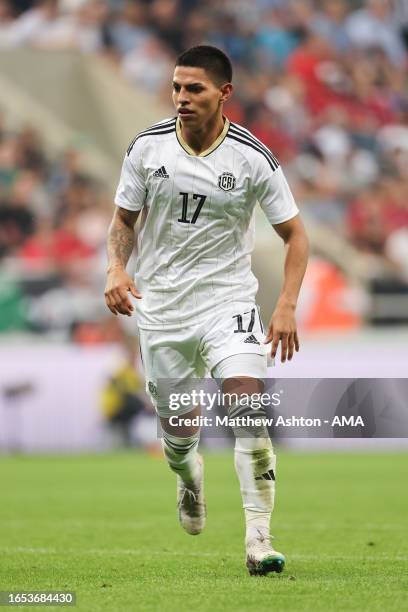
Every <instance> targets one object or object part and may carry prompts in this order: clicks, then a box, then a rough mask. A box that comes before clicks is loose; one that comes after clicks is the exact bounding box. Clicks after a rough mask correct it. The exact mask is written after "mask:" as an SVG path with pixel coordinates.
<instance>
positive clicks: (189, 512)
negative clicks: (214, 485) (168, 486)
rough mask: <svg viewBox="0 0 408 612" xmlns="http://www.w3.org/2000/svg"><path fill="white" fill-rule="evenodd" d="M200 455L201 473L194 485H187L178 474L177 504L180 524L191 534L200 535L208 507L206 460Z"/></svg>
mask: <svg viewBox="0 0 408 612" xmlns="http://www.w3.org/2000/svg"><path fill="white" fill-rule="evenodd" d="M198 457H199V463H200V474H199V477H198V479H197V482H196V483H194V485H192V486H190V487H187V486H186V485H185V484H184V482H183V481H182V480H181V478H180V476H177V505H178V510H179V520H180V524H181V526H182V527H183V529H185V530H186V531H187V533H189V534H190V535H198V534H199V533H201V532H202V530H203V529H204V527H205V519H206V516H207V509H206V506H205V498H204V462H203V458H202V457H201V455H199V456H198Z"/></svg>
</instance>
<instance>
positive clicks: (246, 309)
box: [201, 304, 268, 379]
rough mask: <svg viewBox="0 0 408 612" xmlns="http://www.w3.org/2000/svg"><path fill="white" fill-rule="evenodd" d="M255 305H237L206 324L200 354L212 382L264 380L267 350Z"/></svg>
mask: <svg viewBox="0 0 408 612" xmlns="http://www.w3.org/2000/svg"><path fill="white" fill-rule="evenodd" d="M264 339H265V333H264V328H263V325H262V321H261V319H260V315H259V310H258V308H257V306H256V304H236V305H235V308H233V309H231V308H228V309H227V310H226V311H225V313H223V314H222V315H221V316H218V317H217V318H216V320H214V321H211V320H209V321H208V324H207V329H206V330H205V333H204V335H203V338H202V344H201V354H202V356H203V359H204V360H205V362H206V364H207V367H208V369H209V371H210V372H211V374H212V376H213V377H215V378H222V379H226V378H229V377H231V376H247V377H253V378H262V379H263V378H266V372H267V352H268V349H267V346H266V345H264V344H263V341H264Z"/></svg>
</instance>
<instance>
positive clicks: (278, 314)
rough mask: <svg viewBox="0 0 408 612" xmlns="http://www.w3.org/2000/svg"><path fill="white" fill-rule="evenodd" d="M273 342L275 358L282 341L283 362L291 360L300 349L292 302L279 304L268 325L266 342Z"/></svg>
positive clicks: (272, 353)
mask: <svg viewBox="0 0 408 612" xmlns="http://www.w3.org/2000/svg"><path fill="white" fill-rule="evenodd" d="M270 342H272V349H271V355H272V358H273V359H275V356H276V352H277V350H278V346H279V342H280V343H281V362H282V363H284V362H285V361H286V358H288V360H289V361H290V360H291V359H292V357H293V354H294V351H295V350H296V352H298V351H299V347H300V345H299V338H298V335H297V329H296V319H295V308H294V307H293V306H292V305H291V304H278V305H277V307H276V309H275V311H274V313H273V315H272V318H271V321H270V323H269V327H268V334H267V336H266V338H265V341H264V344H269V343H270Z"/></svg>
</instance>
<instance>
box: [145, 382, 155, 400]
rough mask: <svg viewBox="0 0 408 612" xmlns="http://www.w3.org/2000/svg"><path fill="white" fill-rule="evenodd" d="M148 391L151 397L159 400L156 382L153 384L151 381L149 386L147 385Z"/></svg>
mask: <svg viewBox="0 0 408 612" xmlns="http://www.w3.org/2000/svg"><path fill="white" fill-rule="evenodd" d="M147 387H148V389H149V393H150V395H151V396H152V397H153V398H154V399H157V386H156V385H155V384H154V382H152V381H151V380H149V384H148V385H147Z"/></svg>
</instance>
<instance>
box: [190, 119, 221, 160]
mask: <svg viewBox="0 0 408 612" xmlns="http://www.w3.org/2000/svg"><path fill="white" fill-rule="evenodd" d="M224 124H225V119H224V117H223V115H222V114H221V113H220V114H219V115H216V117H215V118H211V119H210V120H209V121H208V122H206V123H205V124H203V125H202V126H200V127H199V128H198V129H194V128H192V127H189V126H187V127H186V126H183V124H182V123H181V124H180V126H181V134H182V136H183V139H184V140H185V142H186V143H187V144H188V146H189V147H190V148H191V149H192V150H193V151H194V153H196V155H200V153H202V152H203V151H206V150H207V149H209V148H210V147H211V145H212V144H213V143H214V142H215V141H216V140H217V138H218V137H219V136H220V134H221V132H222V131H223V129H224Z"/></svg>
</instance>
